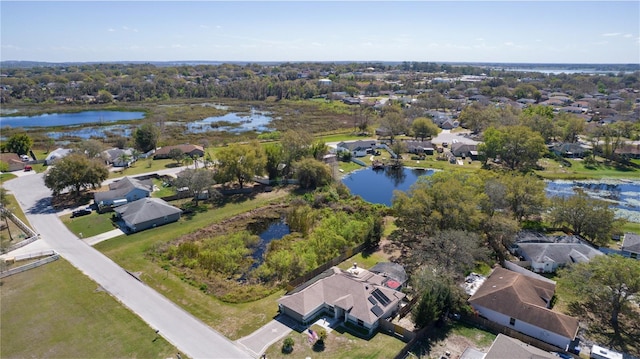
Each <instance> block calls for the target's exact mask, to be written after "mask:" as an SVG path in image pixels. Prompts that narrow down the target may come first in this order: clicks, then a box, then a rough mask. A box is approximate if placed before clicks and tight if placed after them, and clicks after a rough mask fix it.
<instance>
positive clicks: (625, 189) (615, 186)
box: [546, 180, 640, 222]
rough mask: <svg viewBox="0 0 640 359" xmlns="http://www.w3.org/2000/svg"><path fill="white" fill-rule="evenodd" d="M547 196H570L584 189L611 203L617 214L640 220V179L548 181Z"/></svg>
mask: <svg viewBox="0 0 640 359" xmlns="http://www.w3.org/2000/svg"><path fill="white" fill-rule="evenodd" d="M546 184H547V185H546V192H547V197H551V196H570V195H572V194H573V193H574V189H577V188H579V189H582V190H583V191H584V192H585V193H586V194H588V195H589V197H592V198H597V199H600V200H603V201H607V202H609V203H610V206H611V207H612V208H614V209H615V211H616V216H617V217H619V218H625V219H627V220H628V221H631V222H640V180H584V181H566V180H557V181H546Z"/></svg>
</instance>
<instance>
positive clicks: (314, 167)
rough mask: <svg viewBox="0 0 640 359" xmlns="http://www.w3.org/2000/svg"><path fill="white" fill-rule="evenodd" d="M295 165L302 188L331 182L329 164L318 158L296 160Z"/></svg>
mask: <svg viewBox="0 0 640 359" xmlns="http://www.w3.org/2000/svg"><path fill="white" fill-rule="evenodd" d="M293 167H294V172H295V175H296V179H297V180H298V183H299V185H300V188H305V189H307V188H316V187H322V186H325V185H328V184H329V183H331V179H332V177H331V170H330V169H329V166H327V165H326V164H324V163H322V162H320V161H318V160H316V159H313V158H304V159H302V160H300V161H298V162H294V164H293Z"/></svg>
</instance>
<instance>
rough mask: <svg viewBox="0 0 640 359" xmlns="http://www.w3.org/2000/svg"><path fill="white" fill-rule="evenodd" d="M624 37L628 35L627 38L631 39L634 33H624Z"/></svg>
mask: <svg viewBox="0 0 640 359" xmlns="http://www.w3.org/2000/svg"><path fill="white" fill-rule="evenodd" d="M622 37H626V38H627V39H630V38H632V37H633V35H631V34H624V35H622Z"/></svg>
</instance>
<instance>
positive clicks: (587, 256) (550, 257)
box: [516, 243, 604, 273]
mask: <svg viewBox="0 0 640 359" xmlns="http://www.w3.org/2000/svg"><path fill="white" fill-rule="evenodd" d="M516 246H517V252H518V254H519V255H520V256H521V257H522V258H523V259H524V260H525V261H530V262H531V270H532V271H534V272H537V273H552V272H555V271H556V270H557V269H558V268H559V267H564V266H566V265H570V264H572V263H582V262H588V261H589V260H591V259H592V258H594V257H596V256H599V255H603V254H604V253H602V252H600V251H599V250H597V249H595V248H593V247H591V246H589V245H588V244H585V243H518V244H516Z"/></svg>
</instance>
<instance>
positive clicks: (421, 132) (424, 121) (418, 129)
mask: <svg viewBox="0 0 640 359" xmlns="http://www.w3.org/2000/svg"><path fill="white" fill-rule="evenodd" d="M411 132H413V136H414V137H416V138H419V139H420V141H424V139H425V138H426V137H429V138H431V137H433V136H435V135H437V134H438V126H436V125H435V124H434V123H433V121H431V120H430V119H428V118H426V117H418V118H416V119H415V120H413V123H412V124H411Z"/></svg>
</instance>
